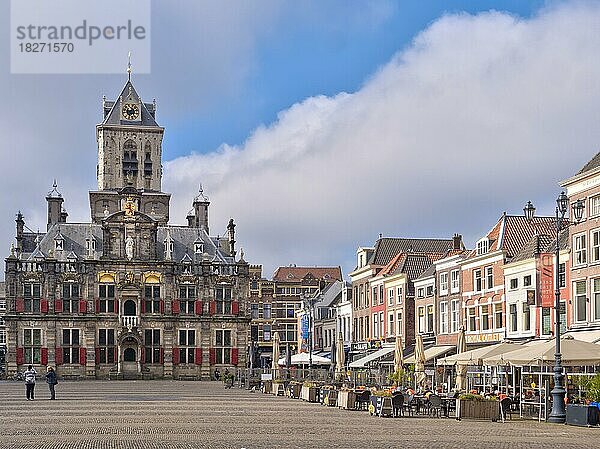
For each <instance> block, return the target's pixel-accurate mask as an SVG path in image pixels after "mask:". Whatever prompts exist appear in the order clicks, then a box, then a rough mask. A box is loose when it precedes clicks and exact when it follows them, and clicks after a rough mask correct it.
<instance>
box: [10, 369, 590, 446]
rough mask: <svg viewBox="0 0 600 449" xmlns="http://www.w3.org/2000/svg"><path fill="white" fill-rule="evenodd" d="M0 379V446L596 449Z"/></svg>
mask: <svg viewBox="0 0 600 449" xmlns="http://www.w3.org/2000/svg"><path fill="white" fill-rule="evenodd" d="M48 397H49V393H48V388H47V386H46V384H43V383H38V385H36V400H35V401H33V402H31V401H29V402H28V401H26V399H25V386H24V385H23V384H22V383H15V382H0V398H1V399H2V403H1V406H0V448H40V447H41V448H44V449H53V448H56V449H59V448H60V449H63V448H84V449H87V448H93V449H118V448H133V449H135V448H151V449H153V448H176V449H179V448H187V449H190V448H210V449H221V448H228V449H229V448H237V449H240V448H246V449H262V448H265V449H266V448H269V449H272V448H282V449H283V448H285V449H288V448H320V449H333V448H344V449H346V448H365V449H367V448H396V447H398V448H407V449H411V448H429V447H432V448H436V449H438V448H439V449H449V448H460V449H465V448H479V447H485V448H507V449H521V448H548V449H554V448H585V447H587V448H595V447H598V446H599V443H598V441H599V439H600V429H587V428H578V427H570V426H564V425H554V424H547V423H538V422H537V421H520V420H513V421H512V422H511V421H508V422H506V423H500V422H498V423H492V422H477V421H466V420H463V421H460V422H459V421H455V420H454V419H444V418H427V417H412V418H408V417H404V418H379V417H374V416H369V414H368V413H366V412H357V411H348V410H339V409H337V408H333V407H324V406H321V405H318V404H311V403H306V402H302V401H299V400H293V399H288V398H282V397H274V396H271V395H264V394H261V393H253V392H249V391H246V390H239V389H231V390H225V389H224V388H223V386H222V384H220V383H217V382H175V381H172V382H169V381H121V382H118V381H113V382H103V381H86V382H61V383H60V384H59V385H58V386H57V398H58V399H57V400H56V401H50V400H48Z"/></svg>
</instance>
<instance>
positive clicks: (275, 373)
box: [271, 332, 279, 379]
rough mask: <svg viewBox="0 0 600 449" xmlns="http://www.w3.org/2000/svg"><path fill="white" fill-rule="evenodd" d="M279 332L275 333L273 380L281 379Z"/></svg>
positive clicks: (272, 366) (272, 363) (272, 364)
mask: <svg viewBox="0 0 600 449" xmlns="http://www.w3.org/2000/svg"><path fill="white" fill-rule="evenodd" d="M278 362H279V332H274V333H273V361H272V362H271V371H272V374H273V379H277V378H278V377H279V365H278Z"/></svg>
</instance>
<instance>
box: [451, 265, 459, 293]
mask: <svg viewBox="0 0 600 449" xmlns="http://www.w3.org/2000/svg"><path fill="white" fill-rule="evenodd" d="M459 290H460V270H452V271H451V272H450V293H457V292H458V291H459Z"/></svg>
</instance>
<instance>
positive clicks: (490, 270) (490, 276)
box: [484, 265, 494, 290]
mask: <svg viewBox="0 0 600 449" xmlns="http://www.w3.org/2000/svg"><path fill="white" fill-rule="evenodd" d="M484 272H485V288H487V289H488V290H491V289H493V288H494V267H493V266H491V265H489V266H487V267H485V269H484Z"/></svg>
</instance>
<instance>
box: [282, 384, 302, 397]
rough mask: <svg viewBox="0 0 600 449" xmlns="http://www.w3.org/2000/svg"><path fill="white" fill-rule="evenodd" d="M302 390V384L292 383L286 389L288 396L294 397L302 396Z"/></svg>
mask: <svg viewBox="0 0 600 449" xmlns="http://www.w3.org/2000/svg"><path fill="white" fill-rule="evenodd" d="M300 390H302V385H296V384H290V385H288V387H287V388H286V390H285V394H286V396H287V397H289V398H292V399H298V398H300Z"/></svg>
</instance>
